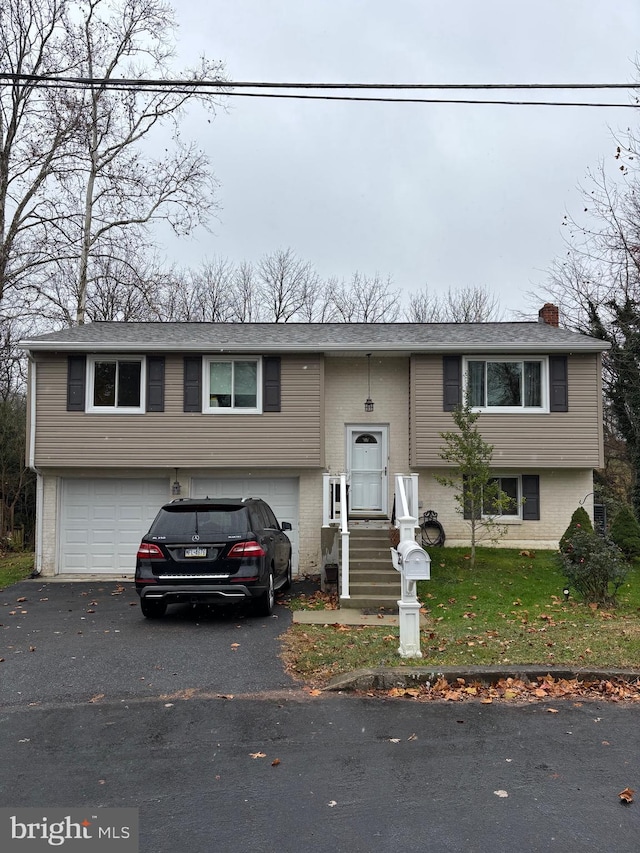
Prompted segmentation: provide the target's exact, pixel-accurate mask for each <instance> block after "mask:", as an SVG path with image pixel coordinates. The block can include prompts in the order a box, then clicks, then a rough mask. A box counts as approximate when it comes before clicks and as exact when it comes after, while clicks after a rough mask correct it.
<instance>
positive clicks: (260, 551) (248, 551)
mask: <svg viewBox="0 0 640 853" xmlns="http://www.w3.org/2000/svg"><path fill="white" fill-rule="evenodd" d="M266 556H267V552H266V551H265V550H264V548H263V547H262V545H260V543H259V542H238V544H237V545H234V546H233V548H232V549H231V550H230V551H229V553H228V554H227V557H228V558H229V559H232V560H243V559H244V560H246V559H248V558H249V557H266Z"/></svg>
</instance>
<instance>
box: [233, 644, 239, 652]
mask: <svg viewBox="0 0 640 853" xmlns="http://www.w3.org/2000/svg"><path fill="white" fill-rule="evenodd" d="M231 648H232V649H233V650H234V652H235V650H236V649H238V648H240V643H231Z"/></svg>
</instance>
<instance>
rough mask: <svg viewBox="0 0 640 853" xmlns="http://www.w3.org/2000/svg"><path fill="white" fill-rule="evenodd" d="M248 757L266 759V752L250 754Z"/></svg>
mask: <svg viewBox="0 0 640 853" xmlns="http://www.w3.org/2000/svg"><path fill="white" fill-rule="evenodd" d="M249 755H250V756H251V758H266V757H267V753H266V752H250V753H249Z"/></svg>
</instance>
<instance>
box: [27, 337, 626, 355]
mask: <svg viewBox="0 0 640 853" xmlns="http://www.w3.org/2000/svg"><path fill="white" fill-rule="evenodd" d="M18 346H19V347H20V348H21V349H24V350H26V351H27V352H69V353H71V352H92V353H93V352H104V353H107V352H108V353H113V352H131V353H133V352H136V353H147V352H181V353H182V352H184V353H190V352H197V353H212V354H213V353H250V352H259V353H267V352H273V353H319V352H320V353H333V354H342V353H344V354H347V355H348V354H351V353H366V352H371V353H374V352H376V353H381V354H383V353H384V354H391V353H398V354H403V355H407V354H410V353H460V352H463V353H465V354H466V353H472V352H477V353H510V352H518V353H538V354H539V353H567V352H584V353H589V352H605V351H606V350H608V349H610V348H611V344H609V343H608V342H607V341H600V340H597V339H595V338H582V339H581V338H578V339H576V340H575V341H557V342H551V341H544V342H542V341H538V342H532V341H528V342H526V343H525V342H513V341H509V342H493V343H487V342H482V341H474V342H472V343H471V342H467V343H464V344H461V343H460V342H442V343H437V342H434V343H431V344H423V345H420V344H416V343H415V342H411V341H409V342H407V343H406V344H403V343H402V342H398V341H394V342H393V343H391V342H389V343H373V342H370V343H366V344H362V343H359V344H345V343H335V344H334V343H324V344H303V343H296V344H267V345H264V344H263V345H261V346H259V347H255V346H254V347H247V346H246V344H240V343H238V344H226V345H224V346H215V345H211V344H210V345H205V344H203V343H184V344H177V343H167V342H166V341H158V342H153V343H151V342H147V343H142V342H140V341H136V342H128V343H127V342H119V343H117V342H115V341H100V342H98V341H94V342H89V341H82V342H77V341H52V340H49V341H42V340H22V341H19V342H18Z"/></svg>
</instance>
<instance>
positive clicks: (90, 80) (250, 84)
mask: <svg viewBox="0 0 640 853" xmlns="http://www.w3.org/2000/svg"><path fill="white" fill-rule="evenodd" d="M3 79H4V80H14V81H26V82H29V81H35V82H38V81H44V82H55V83H73V84H82V85H87V86H111V85H114V86H117V85H125V86H137V87H145V86H163V87H164V86H170V87H179V86H188V87H192V86H193V87H195V88H200V87H211V86H216V87H224V88H228V87H233V88H235V89H242V88H249V89H442V90H445V89H460V90H462V89H473V90H482V89H489V90H491V89H523V90H525V89H564V90H567V89H640V83H311V82H308V81H307V82H303V83H300V82H298V83H295V82H288V83H287V82H267V81H264V80H260V81H249V80H225V79H223V78H214V79H212V80H158V79H157V78H156V79H148V78H130V79H127V78H124V77H123V78H118V79H115V78H113V77H60V76H54V75H44V74H0V80H3Z"/></svg>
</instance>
